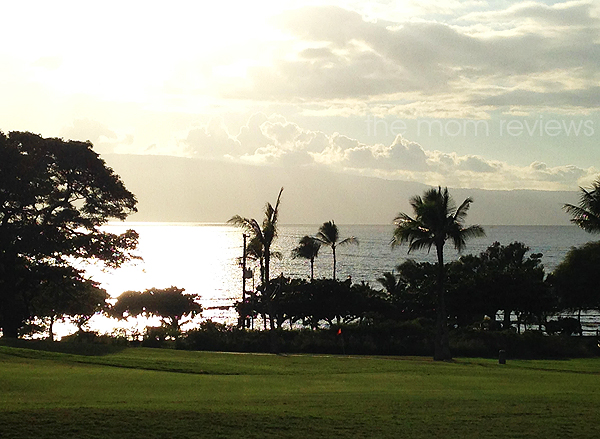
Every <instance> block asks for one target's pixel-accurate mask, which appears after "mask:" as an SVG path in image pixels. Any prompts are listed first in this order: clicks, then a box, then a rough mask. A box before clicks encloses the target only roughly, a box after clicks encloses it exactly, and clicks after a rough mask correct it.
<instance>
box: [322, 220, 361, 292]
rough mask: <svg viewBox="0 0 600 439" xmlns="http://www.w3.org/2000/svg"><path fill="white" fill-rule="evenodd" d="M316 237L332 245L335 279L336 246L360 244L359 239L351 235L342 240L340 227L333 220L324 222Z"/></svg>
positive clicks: (327, 244)
mask: <svg viewBox="0 0 600 439" xmlns="http://www.w3.org/2000/svg"><path fill="white" fill-rule="evenodd" d="M316 239H317V240H318V241H319V242H321V244H323V245H326V246H329V247H331V252H332V253H333V280H335V269H336V254H335V250H336V248H337V247H338V246H341V245H347V244H356V245H358V239H356V238H355V237H354V236H351V237H350V238H346V239H343V240H341V241H340V240H339V239H340V234H339V230H338V227H337V226H336V225H335V223H334V222H333V221H327V222H325V223H323V225H322V226H321V227H320V228H319V233H317V236H316Z"/></svg>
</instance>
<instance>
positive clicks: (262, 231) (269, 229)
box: [227, 188, 283, 329]
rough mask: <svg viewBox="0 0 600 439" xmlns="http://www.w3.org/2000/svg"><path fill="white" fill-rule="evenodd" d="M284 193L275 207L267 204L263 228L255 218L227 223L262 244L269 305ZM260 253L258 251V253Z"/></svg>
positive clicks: (232, 220)
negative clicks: (271, 270)
mask: <svg viewBox="0 0 600 439" xmlns="http://www.w3.org/2000/svg"><path fill="white" fill-rule="evenodd" d="M282 192H283V188H281V189H280V190H279V195H278V196H277V201H276V202H275V206H273V205H271V203H267V204H266V205H265V211H264V219H263V222H262V226H261V225H260V224H259V223H258V221H256V220H255V219H254V218H245V217H242V216H240V215H234V216H233V217H231V218H230V219H229V221H227V222H228V223H230V224H233V225H235V226H237V227H241V228H243V229H244V230H246V231H247V232H248V233H250V234H251V238H250V241H251V242H252V241H254V245H256V243H257V242H258V243H259V244H260V246H259V247H260V249H262V257H263V261H264V274H263V279H262V288H263V294H265V296H266V298H267V303H270V300H269V299H270V298H271V296H272V294H273V291H272V288H271V285H270V283H271V278H270V269H271V256H273V253H272V252H271V245H272V244H273V241H274V240H275V238H276V237H277V221H278V219H279V204H280V202H281V193H282ZM257 253H258V251H257ZM273 325H274V322H273V321H271V327H272V329H273V328H274V326H273Z"/></svg>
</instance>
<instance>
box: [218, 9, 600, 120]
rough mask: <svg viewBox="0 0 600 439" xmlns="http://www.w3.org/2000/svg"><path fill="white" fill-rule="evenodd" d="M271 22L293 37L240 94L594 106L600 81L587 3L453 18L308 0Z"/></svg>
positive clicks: (599, 46)
mask: <svg viewBox="0 0 600 439" xmlns="http://www.w3.org/2000/svg"><path fill="white" fill-rule="evenodd" d="M477 20H478V21H477ZM274 23H275V25H277V26H278V27H279V28H280V29H281V30H282V31H284V32H286V33H288V34H289V35H290V36H291V37H292V39H291V40H290V41H289V42H288V43H287V45H286V44H281V45H279V46H278V50H279V51H280V53H278V55H277V56H276V57H275V58H274V59H273V60H272V62H271V63H270V64H268V65H262V66H256V67H252V68H249V69H248V74H247V77H246V81H245V82H243V83H240V85H239V87H238V88H236V89H235V92H234V93H233V94H236V95H237V96H238V97H243V98H246V99H262V100H265V99H266V100H275V101H292V102H298V101H301V102H330V103H333V105H335V102H336V101H339V100H343V101H353V102H359V100H362V101H365V100H367V101H368V100H371V101H372V100H376V99H377V100H395V101H396V102H398V101H401V103H400V104H397V107H398V111H402V110H401V107H403V106H413V107H423V106H424V108H426V107H430V106H431V105H432V103H436V102H439V101H440V100H444V101H446V102H448V103H450V104H451V105H450V106H449V108H450V109H449V110H447V111H448V112H451V111H452V109H456V111H463V112H464V108H465V107H468V106H473V107H482V108H483V109H484V111H490V110H491V109H493V108H498V107H506V106H511V107H516V106H527V107H528V108H531V107H534V108H535V107H538V108H539V106H541V105H544V107H548V106H549V105H553V106H554V107H555V108H556V107H559V106H560V105H563V104H565V102H567V103H571V104H572V105H574V106H581V107H591V106H593V105H594V102H595V98H594V96H595V95H596V94H597V93H596V91H595V89H596V88H597V84H598V82H599V81H600V74H598V72H599V71H600V19H599V17H598V14H596V13H595V12H594V8H593V6H592V5H591V4H590V3H587V2H565V3H558V4H554V5H552V6H548V5H545V4H541V3H535V2H526V3H523V4H518V5H513V6H510V7H508V8H506V9H501V10H493V11H486V12H478V13H471V14H465V15H463V16H460V17H457V18H456V19H455V20H453V21H451V22H447V23H443V22H439V21H426V20H404V21H397V22H392V21H389V20H367V19H365V18H364V17H363V16H362V15H361V14H359V13H358V12H354V11H350V10H346V9H343V8H340V7H336V6H307V7H304V8H300V9H297V10H294V11H287V12H285V13H283V14H280V15H279V16H277V17H276V18H275V19H274ZM229 96H232V94H230V95H229ZM546 97H547V98H548V99H547V100H545V98H546ZM547 102H551V104H548V103H547ZM461 108H462V110H460V109H461ZM414 110H415V109H411V111H414ZM416 111H419V110H418V108H417V109H416Z"/></svg>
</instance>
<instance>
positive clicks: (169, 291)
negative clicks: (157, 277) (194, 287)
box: [111, 286, 202, 337]
mask: <svg viewBox="0 0 600 439" xmlns="http://www.w3.org/2000/svg"><path fill="white" fill-rule="evenodd" d="M184 291H185V290H184V289H183V288H177V287H174V286H171V287H169V288H162V289H159V288H150V289H147V290H146V291H144V292H139V291H125V292H124V293H122V294H121V295H120V296H119V297H118V298H117V302H116V303H115V304H114V305H113V307H112V309H111V314H112V315H113V316H114V317H117V318H119V319H123V318H127V317H130V316H131V317H137V316H140V315H141V316H144V317H151V316H156V317H160V319H161V320H162V324H163V327H164V328H166V329H168V330H169V333H170V334H172V335H173V336H174V337H177V336H178V335H179V334H180V332H181V330H180V328H181V320H182V319H183V318H184V317H194V316H195V315H197V314H199V313H201V312H202V306H201V305H200V304H198V303H197V302H196V301H195V300H196V299H197V296H196V295H194V294H183V292H184Z"/></svg>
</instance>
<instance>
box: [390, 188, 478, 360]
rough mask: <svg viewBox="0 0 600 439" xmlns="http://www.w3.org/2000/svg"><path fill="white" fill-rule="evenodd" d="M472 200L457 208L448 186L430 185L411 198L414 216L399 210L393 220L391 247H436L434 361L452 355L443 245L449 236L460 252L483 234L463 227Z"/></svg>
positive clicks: (409, 249) (474, 226) (412, 249)
mask: <svg viewBox="0 0 600 439" xmlns="http://www.w3.org/2000/svg"><path fill="white" fill-rule="evenodd" d="M472 202H473V200H472V199H471V198H467V199H466V200H465V201H463V202H462V204H461V205H460V206H459V207H458V208H457V207H456V205H455V204H454V201H453V199H452V197H451V196H450V194H449V193H448V188H444V189H442V188H441V187H438V188H437V189H433V188H432V189H429V190H427V191H425V194H424V195H423V197H420V196H418V195H417V196H414V197H412V198H411V199H410V205H411V207H412V209H413V211H414V218H413V217H411V216H409V215H407V214H406V213H400V214H398V216H397V217H396V218H395V219H394V224H395V225H396V228H395V230H394V236H393V238H392V246H397V245H401V244H403V243H408V252H409V253H410V252H412V251H414V250H420V249H427V250H428V251H429V250H431V247H432V246H435V249H436V253H437V261H438V262H437V264H438V266H437V270H438V276H437V309H436V336H435V343H434V356H433V358H434V360H450V359H451V358H452V355H451V353H450V345H449V339H448V323H447V320H448V316H447V313H446V299H445V286H444V280H445V270H444V245H445V244H446V241H447V240H448V239H449V240H450V241H451V242H452V244H453V245H454V247H455V248H456V249H457V250H458V251H462V250H463V249H464V248H465V246H466V241H467V239H469V238H473V237H477V236H483V235H484V234H485V233H484V231H483V228H482V227H481V226H478V225H473V226H469V227H464V225H463V224H464V221H465V218H466V216H467V212H468V210H469V206H470V205H471V203H472Z"/></svg>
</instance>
